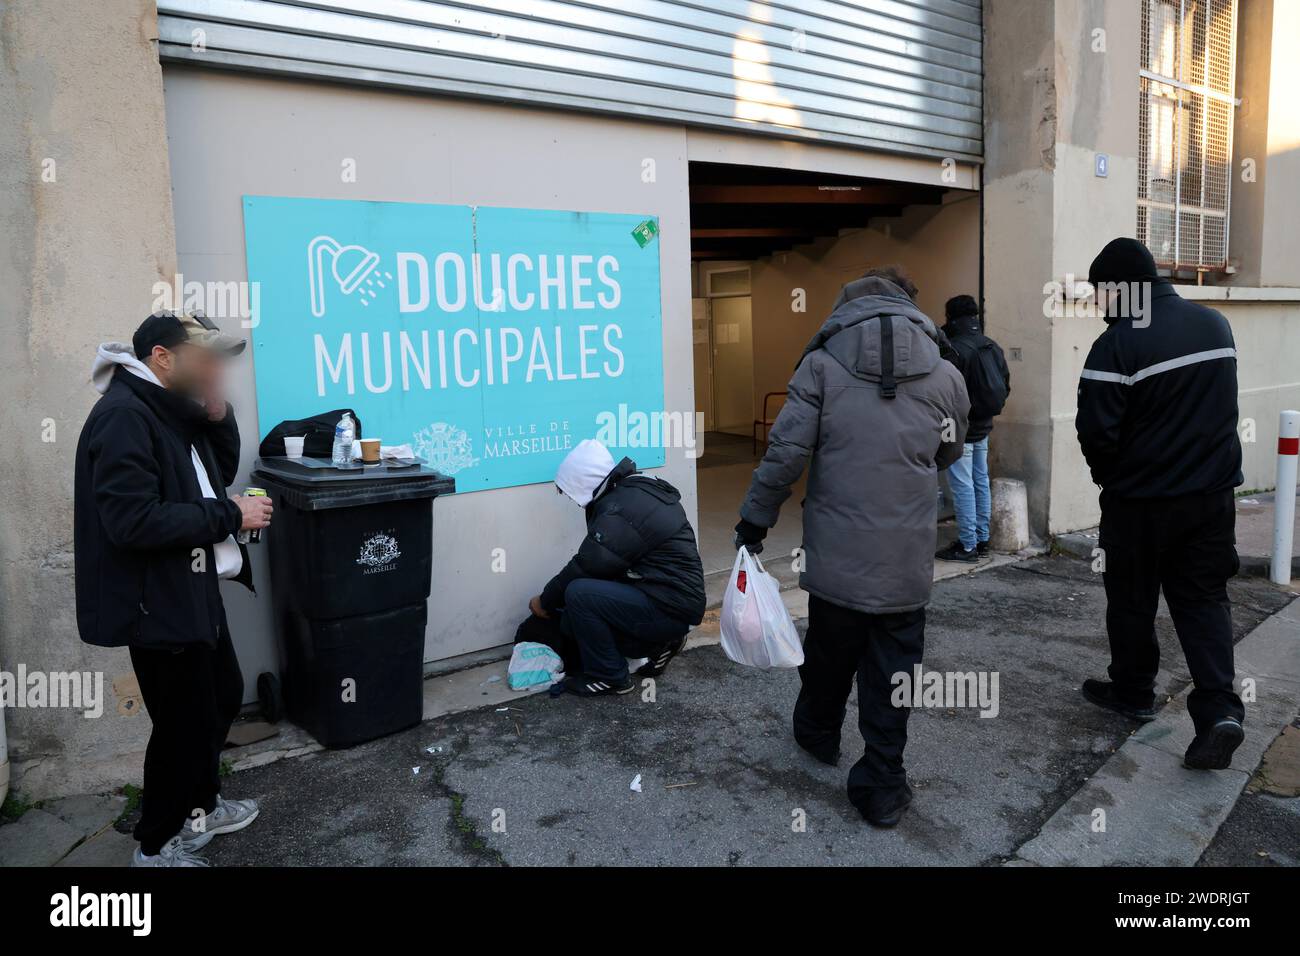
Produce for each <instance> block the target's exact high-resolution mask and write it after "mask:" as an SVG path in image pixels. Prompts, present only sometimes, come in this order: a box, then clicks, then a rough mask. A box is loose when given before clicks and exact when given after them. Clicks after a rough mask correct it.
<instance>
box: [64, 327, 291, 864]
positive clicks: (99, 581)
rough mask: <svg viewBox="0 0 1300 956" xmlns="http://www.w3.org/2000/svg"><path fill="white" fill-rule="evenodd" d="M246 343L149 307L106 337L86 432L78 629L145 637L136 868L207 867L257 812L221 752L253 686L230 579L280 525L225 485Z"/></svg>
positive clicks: (79, 499) (246, 574)
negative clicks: (234, 635) (225, 596)
mask: <svg viewBox="0 0 1300 956" xmlns="http://www.w3.org/2000/svg"><path fill="white" fill-rule="evenodd" d="M244 344H245V343H244V341H243V340H242V339H235V338H232V337H229V336H226V335H223V334H222V333H221V332H220V331H219V330H218V329H217V328H216V326H214V325H213V324H212V323H211V322H209V321H208V320H207V319H205V318H203V317H202V316H184V317H181V316H177V315H174V314H172V313H170V312H167V313H159V314H155V315H151V316H149V318H147V319H145V320H144V322H143V323H142V324H141V325H140V328H139V329H137V330H136V333H135V336H134V338H133V340H132V344H131V345H125V344H123V343H119V342H106V343H104V344H103V345H101V346H100V347H99V351H98V354H97V355H96V357H95V362H94V366H93V368H92V370H91V380H92V382H93V383H94V386H95V388H96V389H97V390H98V391H99V392H100V393H101V394H102V396H103V397H102V398H100V399H99V401H98V402H96V403H95V407H94V408H93V409H92V410H91V413H90V417H89V418H87V419H86V424H85V425H84V426H83V427H82V430H81V437H80V439H79V441H78V442H77V456H76V478H75V484H74V503H73V512H74V519H73V520H74V551H75V561H76V596H77V626H78V629H79V630H80V633H81V639H82V640H83V641H85V642H86V643H87V644H94V645H97V646H99V647H128V648H130V654H131V664H132V666H133V667H134V668H135V675H136V679H137V680H138V681H139V684H140V692H141V695H142V696H143V697H144V704H145V708H146V709H147V710H148V712H149V717H150V719H151V720H152V721H153V732H152V733H151V734H150V737H149V746H148V749H147V751H146V752H145V760H144V800H143V804H142V808H141V815H140V822H139V824H138V825H137V826H136V828H135V838H136V839H137V840H138V841H139V843H140V845H139V847H137V849H136V851H135V856H134V860H133V864H134V865H135V866H206V865H207V864H206V863H205V862H204V861H203V860H202V858H201V857H199V856H197V855H196V851H198V850H199V849H200V848H202V847H203V846H204V845H206V844H207V842H208V841H209V840H211V839H212V838H213V837H214V836H215V835H217V834H219V833H230V832H233V831H235V830H240V829H243V828H244V827H246V826H247V825H248V824H250V823H252V822H253V820H254V819H255V818H256V817H257V814H258V807H257V804H256V803H255V802H254V801H252V800H227V799H226V798H225V797H223V796H222V795H221V792H220V762H221V748H222V746H223V745H224V743H225V740H226V734H227V733H228V732H229V730H230V725H231V722H232V721H233V720H234V719H235V717H236V716H237V715H238V713H239V707H240V704H241V702H242V700H243V692H244V684H243V678H242V677H241V676H240V672H239V662H238V661H237V660H236V658H235V649H234V645H233V644H232V643H231V638H230V630H229V628H228V627H227V626H226V613H225V608H224V607H223V605H222V601H221V593H220V590H219V589H218V582H219V581H221V580H234V581H238V582H239V583H241V584H243V585H245V586H246V587H248V588H249V589H250V590H251V589H252V573H251V568H250V567H249V562H248V552H247V550H246V549H245V548H244V547H243V545H240V544H238V543H237V542H236V541H235V538H234V535H235V533H236V532H238V531H240V530H242V529H246V528H247V529H251V528H265V527H267V526H268V524H269V523H270V520H271V503H270V502H269V501H268V500H267V499H266V498H259V497H253V498H245V497H238V498H234V499H229V498H227V497H226V493H225V488H226V486H227V485H229V484H230V483H231V482H233V481H234V480H235V472H236V469H237V468H238V465H239V429H238V427H237V426H236V424H235V416H234V413H233V411H232V410H231V408H230V405H229V404H228V403H227V402H226V401H225V399H224V398H223V397H222V395H223V389H222V382H223V371H224V366H225V363H226V360H227V358H228V357H229V356H233V355H238V354H239V353H240V352H242V351H243V350H244Z"/></svg>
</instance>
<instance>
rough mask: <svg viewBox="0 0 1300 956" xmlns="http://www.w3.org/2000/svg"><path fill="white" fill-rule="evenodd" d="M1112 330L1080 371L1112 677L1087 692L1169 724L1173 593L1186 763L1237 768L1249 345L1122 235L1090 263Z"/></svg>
mask: <svg viewBox="0 0 1300 956" xmlns="http://www.w3.org/2000/svg"><path fill="white" fill-rule="evenodd" d="M1088 282H1089V283H1091V284H1092V286H1093V287H1094V288H1095V289H1096V290H1097V300H1098V304H1099V305H1100V306H1101V307H1102V309H1103V311H1104V316H1105V320H1106V331H1104V332H1102V333H1101V335H1100V336H1098V337H1097V341H1096V342H1094V343H1093V345H1092V350H1091V351H1090V352H1089V353H1088V360H1087V362H1086V363H1085V364H1084V369H1083V373H1082V375H1081V376H1080V378H1079V403H1078V406H1079V411H1078V414H1077V416H1076V418H1075V427H1076V428H1077V430H1078V433H1079V445H1080V447H1081V448H1082V449H1083V456H1084V458H1086V459H1087V461H1088V467H1089V468H1090V469H1091V471H1092V479H1093V481H1094V482H1096V483H1097V484H1098V485H1100V486H1101V528H1100V537H1099V540H1098V545H1099V546H1100V548H1101V554H1102V559H1103V560H1104V562H1105V570H1104V571H1103V573H1102V579H1103V582H1104V584H1105V587H1106V633H1107V636H1108V637H1109V639H1110V669H1109V676H1110V680H1108V681H1104V680H1086V681H1084V682H1083V696H1084V697H1086V698H1087V699H1088V700H1090V701H1091V702H1092V703H1094V704H1096V705H1097V706H1099V707H1105V708H1107V709H1108V710H1113V711H1116V712H1118V713H1121V714H1123V715H1124V716H1126V717H1129V718H1131V719H1133V720H1140V721H1148V720H1154V719H1155V715H1156V714H1155V682H1156V674H1157V672H1158V671H1159V669H1160V644H1159V642H1158V641H1157V640H1156V630H1155V621H1156V609H1157V607H1158V605H1159V602H1160V595H1161V593H1162V592H1163V593H1164V596H1165V603H1166V604H1168V605H1169V614H1170V616H1171V617H1172V618H1173V619H1174V630H1176V631H1177V632H1178V641H1179V643H1180V644H1182V647H1183V656H1184V657H1185V658H1186V659H1187V669H1188V671H1190V672H1191V675H1192V684H1193V685H1194V688H1193V690H1192V693H1191V696H1190V697H1188V699H1187V712H1188V714H1189V715H1190V716H1191V718H1192V724H1193V725H1194V726H1195V728H1196V736H1195V737H1194V738H1193V740H1192V742H1191V744H1190V745H1189V746H1188V748H1187V751H1186V753H1185V754H1184V756H1183V763H1184V765H1185V766H1187V767H1189V768H1192V769H1197V770H1223V769H1226V768H1227V767H1228V765H1229V762H1230V761H1231V760H1232V753H1233V751H1234V750H1236V749H1237V747H1238V746H1239V745H1240V744H1241V742H1242V740H1244V739H1245V731H1244V730H1243V728H1242V721H1243V720H1244V719H1245V716H1246V711H1245V708H1244V707H1243V706H1242V702H1241V698H1240V697H1239V696H1238V695H1237V691H1236V687H1235V673H1234V664H1233V653H1232V607H1231V604H1230V603H1229V600H1228V579H1229V578H1231V577H1232V576H1233V575H1234V574H1236V573H1237V570H1238V568H1239V566H1240V562H1239V561H1238V559H1237V550H1236V519H1237V511H1236V504H1235V502H1234V500H1233V489H1234V488H1236V487H1237V486H1238V485H1240V484H1241V483H1242V480H1243V479H1242V474H1241V440H1240V437H1239V436H1238V434H1237V348H1236V344H1235V342H1234V341H1233V338H1232V329H1231V327H1230V326H1229V325H1228V320H1227V319H1225V318H1224V317H1223V315H1222V314H1220V313H1218V312H1216V311H1215V310H1214V309H1211V308H1207V307H1206V306H1203V305H1201V304H1200V303H1198V302H1188V301H1186V300H1185V299H1183V298H1182V297H1181V296H1179V295H1178V293H1177V291H1175V289H1174V287H1173V285H1172V284H1171V283H1170V282H1169V280H1168V279H1164V278H1161V277H1160V276H1159V274H1158V273H1157V271H1156V263H1155V259H1154V258H1153V257H1152V255H1151V252H1150V250H1148V249H1147V247H1146V246H1144V245H1143V244H1142V243H1140V242H1138V241H1137V240H1136V239H1127V238H1121V239H1113V240H1111V241H1110V242H1109V243H1107V244H1106V247H1105V248H1104V249H1102V250H1101V252H1100V253H1099V254H1098V255H1097V258H1096V259H1094V260H1093V262H1092V266H1091V267H1090V268H1089V270H1088Z"/></svg>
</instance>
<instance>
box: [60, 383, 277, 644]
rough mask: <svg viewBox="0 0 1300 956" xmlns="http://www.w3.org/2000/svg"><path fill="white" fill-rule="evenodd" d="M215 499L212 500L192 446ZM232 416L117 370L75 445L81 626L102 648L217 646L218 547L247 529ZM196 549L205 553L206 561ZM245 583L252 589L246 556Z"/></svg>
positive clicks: (242, 580) (245, 554)
mask: <svg viewBox="0 0 1300 956" xmlns="http://www.w3.org/2000/svg"><path fill="white" fill-rule="evenodd" d="M191 445H192V446H193V447H194V448H195V450H196V451H197V452H198V454H199V458H200V460H201V461H202V462H203V465H204V467H205V468H206V470H207V472H208V478H209V480H210V481H211V483H212V487H213V488H214V489H215V490H216V493H217V495H218V497H216V498H205V497H203V493H202V491H200V489H199V481H198V477H197V476H196V475H195V473H194V462H193V459H192V458H191V456H190V446H191ZM238 465H239V432H238V430H237V429H236V427H235V417H234V413H233V412H232V411H231V410H230V409H227V411H226V417H225V419H224V420H223V421H221V422H218V423H210V422H209V421H208V419H207V415H206V414H205V413H204V410H203V408H202V406H200V405H198V404H197V403H196V402H194V401H192V400H190V399H188V398H185V397H184V396H181V395H178V394H176V393H173V392H169V391H168V390H167V389H165V388H160V387H159V386H157V385H154V384H152V383H151V382H146V381H144V380H143V379H141V378H137V377H136V376H134V375H132V374H131V373H130V372H128V371H127V370H126V369H117V370H116V374H114V375H113V376H112V381H111V384H109V386H108V389H107V391H106V392H105V394H104V397H103V398H101V399H100V400H99V401H98V402H97V403H96V405H95V407H94V409H92V410H91V413H90V417H89V418H87V419H86V424H85V425H84V426H83V427H82V429H81V438H80V440H79V441H78V442H77V459H76V478H75V481H74V503H73V534H74V550H75V555H76V595H77V627H78V629H79V630H80V632H81V639H82V640H83V641H85V642H86V643H87V644H96V645H98V646H100V647H123V646H127V645H130V646H132V647H160V646H178V645H188V644H207V645H215V644H216V641H217V626H218V624H219V623H220V621H221V618H222V606H221V596H220V593H219V592H218V590H217V562H216V558H215V557H214V555H213V552H212V546H213V545H214V544H216V543H217V542H219V541H224V540H225V539H226V538H227V537H228V536H229V535H231V534H234V533H235V532H236V531H238V530H239V526H240V524H241V523H242V516H241V515H240V511H239V507H238V506H237V505H236V504H235V503H234V502H233V501H230V500H229V499H227V498H226V497H225V492H224V491H223V489H224V488H225V487H226V486H227V485H229V484H230V482H232V481H234V480H235V471H236V469H237V468H238ZM196 551H199V552H202V556H203V560H202V561H198V560H196V558H197V557H198V556H197V555H196V553H195V552H196ZM241 552H242V554H243V559H244V560H243V567H242V568H241V570H240V572H239V575H238V576H237V577H236V578H235V580H236V581H239V582H240V583H242V584H244V585H246V586H248V587H250V589H251V583H250V582H251V573H250V568H249V562H248V552H247V550H245V549H243V547H242V546H241Z"/></svg>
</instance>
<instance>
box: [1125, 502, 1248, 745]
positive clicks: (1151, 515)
mask: <svg viewBox="0 0 1300 956" xmlns="http://www.w3.org/2000/svg"><path fill="white" fill-rule="evenodd" d="M1236 519H1237V511H1236V506H1235V503H1234V502H1233V497H1232V492H1231V491H1223V492H1218V493H1216V494H1213V495H1189V496H1186V497H1181V498H1164V499H1140V500H1139V499H1131V498H1130V499H1124V498H1111V497H1107V496H1106V495H1105V494H1103V495H1102V497H1101V538H1100V541H1099V544H1100V546H1101V549H1102V553H1103V555H1104V558H1105V570H1104V573H1103V577H1104V579H1105V585H1106V633H1107V635H1108V636H1109V638H1110V660H1111V663H1110V679H1111V681H1113V682H1114V684H1115V692H1116V694H1117V696H1119V697H1120V698H1122V699H1123V700H1125V701H1127V702H1128V703H1131V704H1136V705H1138V706H1150V705H1151V704H1152V703H1153V701H1154V698H1155V694H1154V690H1155V681H1156V671H1157V670H1158V669H1159V667H1160V645H1159V643H1158V642H1157V641H1156V630H1155V618H1156V608H1157V606H1158V604H1159V599H1160V592H1161V591H1164V595H1165V603H1166V604H1168V605H1169V614H1170V616H1171V617H1173V619H1174V629H1175V630H1176V631H1177V632H1178V642H1179V643H1180V644H1181V645H1182V647H1183V655H1184V656H1185V657H1186V658H1187V669H1188V670H1189V671H1190V672H1191V675H1192V683H1193V684H1194V685H1195V688H1194V689H1193V691H1192V693H1191V695H1190V697H1189V699H1188V702H1187V709H1188V712H1189V713H1190V714H1191V717H1192V722H1193V723H1194V724H1195V726H1196V730H1197V732H1198V733H1200V732H1201V731H1203V730H1207V729H1208V728H1209V727H1210V726H1211V725H1212V724H1213V723H1214V721H1216V720H1219V719H1220V718H1222V717H1236V718H1237V719H1238V720H1241V719H1242V718H1244V717H1245V709H1244V708H1243V707H1242V705H1241V698H1240V697H1238V696H1237V693H1236V690H1235V689H1234V686H1233V662H1232V610H1231V606H1230V605H1229V602H1228V587H1227V585H1228V579H1229V578H1230V577H1232V576H1233V575H1234V574H1236V573H1237V569H1238V567H1239V566H1240V564H1239V562H1238V560H1237V549H1236V538H1235V528H1236Z"/></svg>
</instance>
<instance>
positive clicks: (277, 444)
mask: <svg viewBox="0 0 1300 956" xmlns="http://www.w3.org/2000/svg"><path fill="white" fill-rule="evenodd" d="M344 412H351V413H352V420H353V421H354V422H356V423H357V434H356V437H357V438H360V437H361V419H360V418H358V417H357V413H356V412H355V411H353V410H352V409H350V408H336V409H335V410H334V411H332V412H322V413H321V414H320V415H313V416H312V417H311V418H298V419H293V420H291V421H284V422H280V424H278V425H276V426H275V427H274V428H272V429H271V430H270V431H269V432H267V433H266V437H265V438H263V439H262V444H261V445H260V446H259V447H258V449H257V453H258V454H259V455H261V456H262V457H263V458H278V457H283V455H284V439H285V438H286V437H295V438H296V437H297V436H299V435H303V436H305V437H306V441H304V442H303V448H302V453H303V455H304V456H305V457H307V458H329V457H330V455H331V454H332V453H333V451H334V426H335V425H337V424H338V423H339V419H340V418H342V417H343V413H344Z"/></svg>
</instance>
